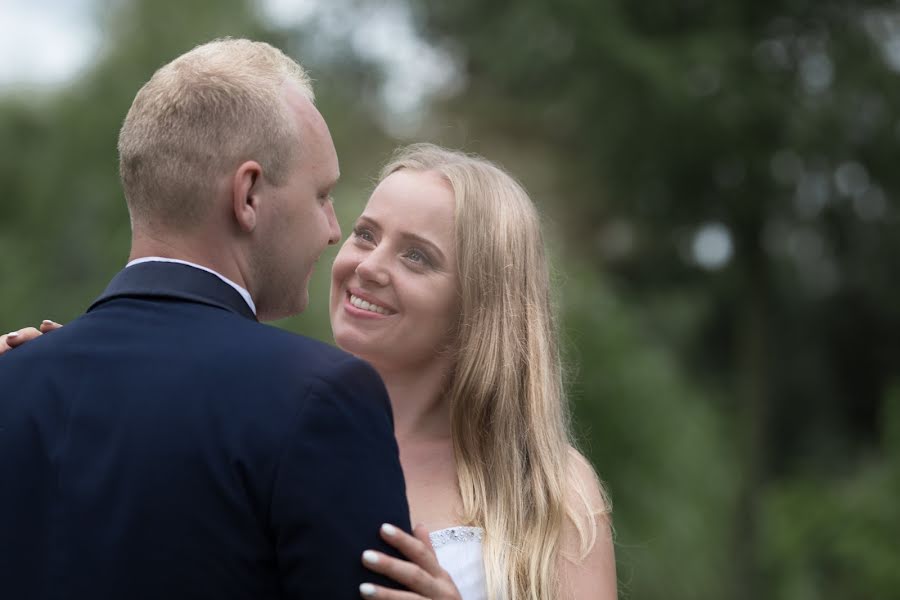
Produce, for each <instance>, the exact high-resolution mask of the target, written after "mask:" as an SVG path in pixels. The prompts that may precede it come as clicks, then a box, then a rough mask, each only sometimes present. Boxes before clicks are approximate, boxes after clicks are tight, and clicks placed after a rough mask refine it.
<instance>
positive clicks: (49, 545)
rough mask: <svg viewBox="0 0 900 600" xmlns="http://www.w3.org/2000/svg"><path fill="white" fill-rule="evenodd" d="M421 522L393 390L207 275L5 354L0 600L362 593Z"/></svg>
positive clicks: (156, 287)
mask: <svg viewBox="0 0 900 600" xmlns="http://www.w3.org/2000/svg"><path fill="white" fill-rule="evenodd" d="M383 522H391V523H395V524H398V525H400V526H401V527H402V528H404V529H406V530H408V529H409V509H408V506H407V503H406V495H405V486H404V482H403V475H402V472H401V470H400V463H399V460H398V452H397V445H396V442H395V439H394V436H393V422H392V416H391V413H390V406H389V404H388V398H387V394H386V392H385V389H384V386H383V384H382V382H381V380H380V379H379V377H378V375H377V374H376V373H375V372H374V370H373V369H372V368H371V367H370V366H369V365H367V364H366V363H364V362H362V361H360V360H357V359H355V358H353V357H351V356H350V355H348V354H346V353H344V352H342V351H340V350H338V349H336V348H333V347H331V346H328V345H326V344H322V343H320V342H316V341H313V340H310V339H307V338H304V337H301V336H297V335H294V334H291V333H288V332H285V331H282V330H279V329H276V328H273V327H268V326H265V325H261V324H259V323H257V322H256V319H255V318H254V316H253V313H252V312H251V311H250V309H249V307H248V306H247V305H246V303H245V302H244V301H243V299H242V298H241V297H240V295H239V294H238V293H237V292H236V291H235V290H234V289H233V288H231V287H230V286H228V285H226V284H225V283H224V282H222V281H221V280H220V279H219V278H217V277H216V276H214V275H212V274H209V273H206V272H203V271H201V270H198V269H195V268H193V267H189V266H185V265H179V264H171V263H160V262H156V263H144V264H138V265H134V266H132V267H128V268H126V269H125V270H124V271H122V272H121V273H119V274H118V275H117V276H116V278H115V279H113V281H112V282H111V283H110V285H109V287H108V288H107V290H106V292H105V293H104V294H103V296H101V297H100V299H99V300H97V302H95V303H94V305H93V306H92V307H91V308H90V310H89V311H88V312H87V314H85V315H84V316H82V317H80V318H79V319H77V320H75V321H74V322H72V323H70V324H69V325H67V326H66V327H64V328H63V329H60V330H59V331H55V332H53V333H51V334H48V335H45V336H43V337H41V338H40V339H37V340H35V341H33V342H30V343H28V344H26V345H25V346H23V347H21V348H18V349H16V350H14V351H12V352H10V353H8V354H7V355H5V356H3V357H2V358H0V598H4V599H5V600H24V599H36V600H45V599H46V600H49V599H63V598H65V599H81V598H84V599H90V600H106V599H115V600H125V599H129V600H135V599H137V600H140V599H148V600H149V599H153V600H160V599H169V600H171V599H195V598H196V599H201V598H204V599H205V598H208V599H210V600H227V599H230V598H234V599H238V598H240V599H248V600H263V599H269V598H297V599H300V598H303V599H320V598H335V599H344V598H346V599H348V600H349V599H350V598H354V599H355V598H359V588H358V586H359V584H360V583H361V582H363V581H380V580H379V578H378V577H377V576H375V575H374V574H373V573H372V572H371V571H368V570H367V569H365V568H364V567H363V566H362V564H361V561H360V555H361V554H362V552H363V550H365V549H367V548H377V549H381V550H385V551H387V548H386V546H385V544H384V543H383V542H381V540H380V538H379V536H378V528H379V526H380V525H381V523H383Z"/></svg>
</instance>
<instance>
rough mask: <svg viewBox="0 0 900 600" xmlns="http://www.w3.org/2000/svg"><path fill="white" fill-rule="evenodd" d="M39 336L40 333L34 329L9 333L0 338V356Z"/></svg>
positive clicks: (26, 328) (28, 328) (27, 328)
mask: <svg viewBox="0 0 900 600" xmlns="http://www.w3.org/2000/svg"><path fill="white" fill-rule="evenodd" d="M41 335H42V334H41V332H40V331H38V330H37V329H35V328H34V327H25V328H23V329H19V330H18V331H10V332H9V333H7V334H6V335H3V336H0V342H2V344H0V354H3V353H4V352H8V351H9V350H11V349H12V348H15V347H16V346H21V345H22V344H24V343H25V342H28V341H31V340H33V339H34V338H36V337H40V336H41Z"/></svg>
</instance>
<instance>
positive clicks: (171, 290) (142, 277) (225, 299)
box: [88, 262, 256, 321]
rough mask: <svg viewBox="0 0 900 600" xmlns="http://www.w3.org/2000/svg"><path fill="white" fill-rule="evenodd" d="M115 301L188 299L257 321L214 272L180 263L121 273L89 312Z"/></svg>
mask: <svg viewBox="0 0 900 600" xmlns="http://www.w3.org/2000/svg"><path fill="white" fill-rule="evenodd" d="M113 298H170V299H178V300H188V301H191V302H199V303H201V304H208V305H210V306H216V307H218V308H223V309H225V310H228V311H231V312H234V313H237V314H239V315H242V316H244V317H247V318H248V319H252V320H254V321H255V320H256V315H254V314H253V311H252V310H250V307H249V306H247V303H246V302H245V301H244V299H243V298H242V297H241V295H240V294H239V293H238V292H237V290H235V289H234V288H233V287H231V286H230V285H228V284H227V283H225V282H224V281H222V280H221V279H219V278H218V277H216V276H215V275H213V274H212V273H207V272H206V271H202V270H200V269H195V268H194V267H191V266H188V265H182V264H178V263H164V262H146V263H140V264H136V265H132V266H130V267H128V268H126V269H123V270H122V271H119V273H118V275H116V276H115V277H114V278H113V280H112V281H111V282H110V283H109V285H108V286H107V287H106V290H105V291H104V292H103V293H102V294H101V295H100V297H99V298H97V300H95V301H94V303H93V304H91V307H90V308H89V309H88V312H90V311H92V310H94V309H95V308H97V307H98V306H100V305H101V304H103V303H105V302H107V301H109V300H112V299H113Z"/></svg>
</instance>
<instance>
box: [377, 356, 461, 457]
mask: <svg viewBox="0 0 900 600" xmlns="http://www.w3.org/2000/svg"><path fill="white" fill-rule="evenodd" d="M375 368H376V370H377V371H378V373H379V375H381V379H382V380H383V381H384V385H385V387H386V388H387V391H388V395H389V396H390V399H391V408H392V409H393V412H394V432H395V434H396V436H397V441H398V442H399V443H400V444H401V445H402V444H404V443H406V442H416V441H427V440H438V439H449V437H450V407H449V405H448V404H447V401H446V399H445V394H444V392H445V391H446V389H445V386H446V383H447V373H448V371H449V365H448V364H445V361H433V362H432V363H430V364H427V365H417V366H415V367H412V368H398V369H390V368H386V367H381V366H378V365H376V366H375Z"/></svg>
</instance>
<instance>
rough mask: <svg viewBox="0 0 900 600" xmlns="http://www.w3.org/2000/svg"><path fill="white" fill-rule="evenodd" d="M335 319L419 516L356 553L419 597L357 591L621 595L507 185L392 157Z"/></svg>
mask: <svg viewBox="0 0 900 600" xmlns="http://www.w3.org/2000/svg"><path fill="white" fill-rule="evenodd" d="M330 311H331V323H332V329H333V332H334V338H335V341H336V343H337V345H338V346H340V347H341V348H343V349H344V350H347V351H348V352H351V353H352V354H355V355H357V356H359V357H361V358H363V359H365V360H367V361H369V362H370V363H371V364H372V365H373V366H374V367H375V368H376V369H377V370H378V372H379V374H380V375H381V377H382V379H383V380H384V382H385V385H386V387H387V389H388V392H389V395H390V398H391V403H392V405H393V411H394V418H395V431H396V435H397V441H398V444H399V447H400V459H401V463H402V466H403V470H404V475H405V477H406V482H407V494H408V497H409V504H410V510H411V512H412V515H411V517H412V522H413V523H421V525H419V526H417V527H416V528H415V531H414V534H415V536H409V535H407V534H405V533H404V532H402V531H399V530H398V529H397V528H394V527H392V526H390V525H389V524H386V525H385V526H384V527H383V528H382V537H383V538H384V539H385V540H386V541H387V542H389V543H391V544H392V545H394V546H395V547H396V548H397V549H398V550H400V551H401V553H403V554H404V555H405V556H406V557H407V558H408V559H409V560H408V561H402V560H398V559H394V558H391V557H388V556H386V555H383V554H380V553H377V552H374V551H367V552H366V553H364V555H363V562H364V563H365V564H366V566H368V567H369V568H370V569H372V570H373V571H377V572H379V573H383V574H385V575H388V576H389V577H391V578H393V579H395V580H397V581H399V582H401V583H403V584H405V585H406V586H407V587H408V588H409V589H410V590H412V592H413V593H409V592H399V591H396V590H389V589H387V588H381V587H378V586H374V585H372V584H368V583H364V584H362V585H361V586H360V593H361V595H362V596H363V597H368V598H372V597H374V598H384V599H388V600H391V599H398V600H399V599H409V598H432V599H435V600H437V599H452V598H464V599H465V600H474V599H480V598H491V599H496V600H501V599H510V600H513V599H520V598H521V599H556V598H577V599H583V598H598V599H607V598H615V597H616V581H615V566H614V560H613V551H612V539H611V532H610V525H609V520H608V513H609V507H608V503H607V501H606V498H605V497H604V495H603V493H602V490H601V487H600V485H599V483H598V481H597V478H596V476H595V474H594V472H593V470H592V468H591V467H590V465H589V464H588V463H587V461H585V460H584V459H583V458H582V457H581V456H580V455H579V454H578V453H577V452H576V451H575V450H574V449H573V448H572V446H571V445H570V438H569V432H568V421H567V411H566V402H565V398H564V395H563V386H562V376H561V367H560V360H559V352H558V348H557V335H556V331H555V325H554V321H553V311H552V307H551V299H550V291H549V274H548V267H547V264H546V258H545V253H544V248H543V242H542V238H541V232H540V223H539V219H538V216H537V213H536V211H535V209H534V206H533V205H532V203H531V201H530V200H529V198H528V196H527V194H526V193H525V191H524V190H523V189H522V188H521V187H520V186H519V185H518V184H517V183H516V181H515V180H514V179H513V178H512V177H510V176H509V175H507V174H506V173H505V172H503V171H502V170H500V169H499V168H497V167H496V166H494V165H493V164H491V163H489V162H488V161H486V160H484V159H481V158H477V157H472V156H468V155H464V154H462V153H458V152H453V151H449V150H444V149H441V148H438V147H436V146H433V145H429V144H417V145H413V146H409V147H407V148H405V149H402V150H400V151H399V152H398V153H397V155H395V157H394V159H393V160H392V161H391V162H390V163H389V164H388V165H387V166H386V167H385V169H384V170H383V172H382V176H381V179H380V183H379V184H378V186H377V187H376V189H375V191H374V192H373V193H372V196H371V198H370V200H369V202H368V204H367V206H366V208H365V210H364V211H363V214H362V215H361V216H360V217H359V219H358V220H357V222H356V224H355V226H354V228H353V232H352V234H351V235H350V236H349V237H348V239H347V240H346V242H345V243H344V245H343V247H342V248H341V250H340V252H339V253H338V255H337V257H336V258H335V261H334V265H333V267H332V282H331V303H330ZM52 327H53V325H48V324H46V323H45V325H44V326H42V329H49V328H52ZM29 335H30V334H26V333H24V332H23V334H22V336H25V337H28V336H29ZM0 341H2V340H0ZM429 530H430V531H432V534H431V535H430V536H429V535H428V533H427V532H428V531H429Z"/></svg>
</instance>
